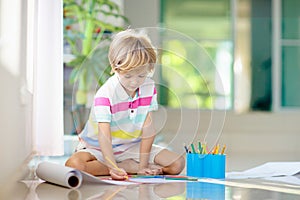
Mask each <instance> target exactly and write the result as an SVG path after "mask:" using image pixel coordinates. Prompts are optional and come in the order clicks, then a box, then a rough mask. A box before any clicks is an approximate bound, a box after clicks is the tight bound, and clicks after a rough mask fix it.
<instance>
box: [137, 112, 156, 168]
mask: <svg viewBox="0 0 300 200" xmlns="http://www.w3.org/2000/svg"><path fill="white" fill-rule="evenodd" d="M142 131H143V133H142V140H141V145H140V165H139V171H142V170H144V169H147V168H149V166H148V165H149V154H150V151H151V147H152V144H153V141H154V138H155V128H154V124H153V120H152V113H149V114H148V115H147V117H146V120H145V123H144V126H143V130H142Z"/></svg>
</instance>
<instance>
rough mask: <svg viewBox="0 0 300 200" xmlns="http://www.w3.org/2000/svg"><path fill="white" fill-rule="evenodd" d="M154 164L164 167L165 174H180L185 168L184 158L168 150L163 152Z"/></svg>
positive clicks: (155, 159) (157, 156)
mask: <svg viewBox="0 0 300 200" xmlns="http://www.w3.org/2000/svg"><path fill="white" fill-rule="evenodd" d="M154 163H155V164H158V165H160V166H162V167H163V168H162V171H163V173H164V174H172V175H175V174H179V173H180V172H181V171H182V170H183V169H184V166H185V160H184V158H183V156H180V155H178V154H177V153H175V152H172V151H169V150H167V149H164V150H161V151H160V152H159V153H158V154H157V155H156V156H155V158H154Z"/></svg>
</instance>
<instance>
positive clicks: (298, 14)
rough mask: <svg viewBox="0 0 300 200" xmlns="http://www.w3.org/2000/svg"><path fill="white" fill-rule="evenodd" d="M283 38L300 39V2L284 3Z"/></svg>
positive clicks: (284, 0)
mask: <svg viewBox="0 0 300 200" xmlns="http://www.w3.org/2000/svg"><path fill="white" fill-rule="evenodd" d="M282 16H283V17H282V38H283V39H300V29H299V26H300V1H299V0H283V1H282Z"/></svg>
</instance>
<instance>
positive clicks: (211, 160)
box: [186, 153, 226, 179]
mask: <svg viewBox="0 0 300 200" xmlns="http://www.w3.org/2000/svg"><path fill="white" fill-rule="evenodd" d="M225 166H226V155H220V154H197V153H188V154H186V167H187V168H186V170H187V171H186V174H187V175H188V176H193V177H198V178H215V179H224V178H225Z"/></svg>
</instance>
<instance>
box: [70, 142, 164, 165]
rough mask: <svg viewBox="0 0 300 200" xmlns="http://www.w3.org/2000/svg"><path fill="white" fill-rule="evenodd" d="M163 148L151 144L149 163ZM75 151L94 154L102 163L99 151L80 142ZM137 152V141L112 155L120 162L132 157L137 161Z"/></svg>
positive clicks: (138, 158) (138, 145) (138, 156)
mask: <svg viewBox="0 0 300 200" xmlns="http://www.w3.org/2000/svg"><path fill="white" fill-rule="evenodd" d="M163 149H165V148H164V147H161V146H158V145H155V144H153V145H152V148H151V152H150V156H149V163H151V164H153V163H154V158H155V156H156V155H157V154H158V153H159V152H160V151H161V150H163ZM76 152H88V153H90V154H92V155H93V156H95V157H96V159H97V160H98V161H100V162H102V163H104V158H103V155H102V152H101V151H99V150H97V149H91V148H87V147H85V146H84V144H82V143H79V145H78V147H77V149H76ZM139 152H140V143H137V144H135V145H133V146H132V147H130V148H129V149H127V150H126V151H124V152H122V153H120V154H117V155H114V157H115V159H116V162H121V161H123V160H127V159H133V160H135V161H137V162H139V160H140V153H139Z"/></svg>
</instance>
